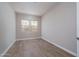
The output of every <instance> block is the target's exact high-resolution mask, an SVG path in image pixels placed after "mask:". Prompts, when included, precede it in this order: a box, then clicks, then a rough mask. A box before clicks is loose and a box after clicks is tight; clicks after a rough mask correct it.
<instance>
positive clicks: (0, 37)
mask: <svg viewBox="0 0 79 59" xmlns="http://www.w3.org/2000/svg"><path fill="white" fill-rule="evenodd" d="M14 41H15V14H14V11H13V9H12V8H11V7H10V6H9V4H8V3H3V2H0V55H1V54H3V53H4V51H5V50H6V49H7V48H8V47H9V45H11V44H12V43H13V42H14Z"/></svg>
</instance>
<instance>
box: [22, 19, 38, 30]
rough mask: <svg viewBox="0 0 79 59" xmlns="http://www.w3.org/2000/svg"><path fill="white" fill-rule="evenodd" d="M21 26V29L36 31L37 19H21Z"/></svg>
mask: <svg viewBox="0 0 79 59" xmlns="http://www.w3.org/2000/svg"><path fill="white" fill-rule="evenodd" d="M21 26H22V30H23V31H37V27H38V21H34V20H30V21H29V20H22V21H21Z"/></svg>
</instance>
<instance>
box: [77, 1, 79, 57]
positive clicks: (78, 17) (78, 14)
mask: <svg viewBox="0 0 79 59" xmlns="http://www.w3.org/2000/svg"><path fill="white" fill-rule="evenodd" d="M77 38H78V39H79V2H77ZM77 56H78V57H79V40H77Z"/></svg>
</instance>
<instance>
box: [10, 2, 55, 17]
mask: <svg viewBox="0 0 79 59" xmlns="http://www.w3.org/2000/svg"><path fill="white" fill-rule="evenodd" d="M55 4H56V2H10V5H11V6H12V8H13V9H14V10H15V11H16V12H19V13H26V14H31V15H37V16H42V15H43V14H44V13H46V12H47V11H48V10H49V9H50V8H53V7H54V5H55Z"/></svg>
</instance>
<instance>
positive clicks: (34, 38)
mask: <svg viewBox="0 0 79 59" xmlns="http://www.w3.org/2000/svg"><path fill="white" fill-rule="evenodd" d="M39 38H41V37H35V38H23V39H16V40H17V41H19V40H32V39H39Z"/></svg>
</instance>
